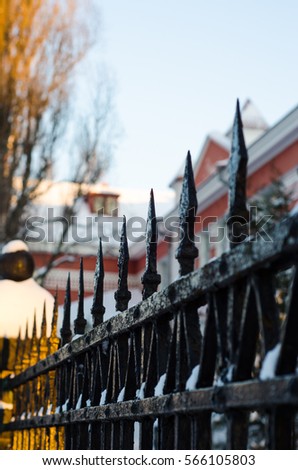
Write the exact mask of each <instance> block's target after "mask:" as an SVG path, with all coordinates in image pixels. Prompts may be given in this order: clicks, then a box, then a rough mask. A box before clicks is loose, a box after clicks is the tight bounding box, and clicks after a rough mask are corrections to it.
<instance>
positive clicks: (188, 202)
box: [176, 151, 199, 276]
mask: <svg viewBox="0 0 298 470" xmlns="http://www.w3.org/2000/svg"><path fill="white" fill-rule="evenodd" d="M197 209H198V202H197V192H196V185H195V181H194V174H193V169H192V163H191V155H190V152H189V151H188V153H187V157H186V164H185V170H184V177H183V184H182V191H181V196H180V202H179V219H180V221H179V227H180V242H179V246H178V248H177V251H176V259H177V260H178V262H179V265H180V270H179V273H180V276H184V275H185V274H188V273H190V272H192V271H193V268H194V260H195V258H197V257H198V254H199V250H198V249H197V247H196V246H195V244H194V230H195V220H196V213H197Z"/></svg>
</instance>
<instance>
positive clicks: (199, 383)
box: [2, 106, 298, 449]
mask: <svg viewBox="0 0 298 470" xmlns="http://www.w3.org/2000/svg"><path fill="white" fill-rule="evenodd" d="M246 162H247V154H246V148H245V144H244V139H243V134H242V124H241V117H240V112H239V106H237V110H236V116H235V121H234V131H233V140H232V151H231V157H230V163H231V165H230V168H231V172H230V199H229V215H230V219H229V221H228V228H229V231H230V235H231V236H230V240H231V250H230V251H229V252H227V253H224V254H223V255H222V256H220V257H219V258H217V259H215V260H214V261H212V262H210V263H209V264H207V265H206V266H204V267H203V268H201V269H199V270H196V271H193V268H194V260H195V258H196V256H197V254H198V253H197V249H196V247H195V244H194V224H195V215H196V209H197V201H196V190H195V184H194V179H193V171H192V166H191V157H190V154H188V156H187V160H186V167H185V176H184V182H183V187H182V193H181V200H180V228H181V239H180V244H179V247H178V250H177V259H178V262H179V265H180V278H179V279H178V280H177V281H175V282H174V283H172V284H171V285H169V286H168V287H167V288H165V289H163V290H160V291H159V292H157V290H158V285H159V283H160V276H159V274H158V273H157V270H156V246H157V229H156V218H155V209H154V198H153V192H152V193H151V198H150V204H149V211H148V224H147V259H146V270H145V273H144V275H143V277H142V283H143V286H144V289H143V301H142V302H140V303H139V304H137V305H135V306H133V307H131V308H128V302H129V299H130V292H129V290H128V285H127V271H128V259H129V254H128V247H127V241H126V230H125V229H126V227H125V219H124V221H123V230H122V237H121V243H120V252H119V263H118V264H119V283H118V290H117V291H116V293H115V300H116V311H119V310H120V311H121V312H122V313H119V314H117V315H116V316H115V317H113V318H111V319H110V320H108V321H107V322H103V315H104V306H103V280H104V264H103V257H102V250H101V244H100V246H99V252H98V262H97V266H96V272H95V289H94V302H93V306H92V309H91V314H92V316H93V326H94V328H93V329H92V330H91V331H89V332H87V333H85V334H84V329H85V324H86V320H85V318H84V311H83V301H82V300H83V270H81V282H80V286H81V287H80V289H79V299H80V300H79V309H78V315H77V319H76V322H75V331H74V335H75V336H74V337H72V332H71V329H70V297H69V282H68V284H67V288H66V295H65V305H64V321H63V326H62V329H61V338H60V339H58V337H57V315H58V313H57V306H55V308H54V313H53V322H52V334H51V336H50V338H47V337H46V325H45V321H44V322H43V326H42V331H41V335H40V337H39V338H38V337H37V334H36V329H35V328H34V329H33V334H32V337H31V338H29V337H28V335H27V336H26V338H25V339H24V340H21V338H19V340H18V344H17V346H16V349H17V352H16V363H15V366H14V371H13V372H14V375H10V376H8V377H7V378H6V380H5V381H4V382H3V387H2V388H3V393H4V394H5V393H9V392H11V391H13V396H14V398H13V410H12V411H10V413H11V415H10V420H9V421H6V422H4V424H3V425H2V431H3V432H4V434H5V435H6V436H7V435H9V436H10V438H11V448H12V449H63V448H65V449H135V448H140V449H210V448H215V447H216V445H217V444H216V439H217V437H216V433H215V431H214V429H215V424H216V422H217V421H218V416H222V417H224V423H225V424H224V427H225V434H224V440H225V442H224V447H225V448H226V449H246V448H248V447H249V446H251V442H252V438H251V434H250V432H251V431H250V429H251V426H250V424H251V422H255V417H256V411H257V416H258V417H259V421H260V422H261V423H262V424H263V425H264V429H263V431H262V437H261V438H260V439H259V440H262V442H263V438H264V439H265V440H264V442H263V443H262V445H261V444H260V443H257V444H259V446H260V447H261V446H263V447H266V448H269V449H293V448H296V446H297V443H296V435H295V417H296V410H297V406H298V375H297V374H296V367H297V352H298V337H297V332H298V271H297V267H296V263H297V260H298V216H297V215H293V216H291V217H288V218H286V219H284V220H283V221H282V222H281V223H280V224H279V226H277V227H276V228H275V231H274V232H273V233H272V234H271V238H272V240H271V241H264V240H262V239H259V240H253V239H250V240H249V241H245V236H243V233H242V231H243V227H244V226H243V218H245V220H247V211H246V198H245V183H246ZM232 219H233V220H234V222H235V220H236V222H240V221H241V224H242V228H241V230H242V231H239V227H240V225H241V224H239V223H238V224H237V223H236V225H235V224H234V225H232V223H231V220H232ZM237 230H238V232H237ZM285 270H287V271H286V272H287V273H289V272H290V274H291V276H292V282H291V285H290V287H289V291H288V302H287V310H286V312H284V313H285V315H284V316H285V318H284V319H283V320H282V321H281V320H280V312H279V305H278V301H277V298H276V281H277V280H278V273H280V272H285ZM206 305H207V308H206ZM198 310H201V311H202V310H203V311H206V319H205V326H204V329H202V328H201V325H200V316H199V315H198ZM202 331H203V332H202ZM258 362H259V363H258ZM215 413H216V414H215ZM216 416H217V418H216ZM215 418H216V419H215Z"/></svg>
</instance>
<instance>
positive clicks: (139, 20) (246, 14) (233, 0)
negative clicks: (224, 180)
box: [97, 0, 298, 190]
mask: <svg viewBox="0 0 298 470" xmlns="http://www.w3.org/2000/svg"><path fill="white" fill-rule="evenodd" d="M97 1H98V4H99V5H100V7H101V12H102V22H103V26H104V31H103V47H104V60H105V62H106V64H107V65H108V67H109V69H110V70H111V72H112V75H113V76H114V78H115V83H116V86H115V88H116V90H115V91H116V94H115V104H116V108H117V112H118V116H119V120H120V123H121V125H122V128H123V135H122V138H121V140H120V141H119V143H118V147H117V149H116V151H115V155H114V160H113V161H112V165H111V169H110V171H109V172H108V174H107V175H105V177H104V180H105V181H107V182H108V183H110V184H112V185H116V186H122V187H123V186H124V187H134V188H136V187H139V188H144V189H145V188H148V190H149V189H150V188H151V187H153V188H156V189H164V188H167V186H168V184H169V183H170V181H171V179H172V178H173V176H174V175H175V174H176V172H177V171H178V168H179V167H180V166H181V164H182V163H183V162H184V159H185V156H186V153H187V151H188V150H190V151H191V154H192V157H193V160H195V158H196V156H197V154H198V152H199V150H200V148H201V146H202V144H203V140H204V138H205V136H206V134H207V133H208V132H210V131H213V130H218V131H221V132H225V131H226V130H227V128H228V127H229V126H230V124H231V122H232V120H233V116H234V109H235V102H236V99H237V97H238V98H239V99H240V102H241V103H242V104H243V103H244V101H245V100H246V99H247V98H251V99H252V101H253V102H254V103H255V105H256V106H257V107H258V108H259V110H260V111H261V112H262V114H263V116H264V117H265V119H266V120H267V122H268V123H269V124H270V125H271V124H274V123H275V122H276V121H278V120H279V119H280V118H282V117H283V116H284V115H285V114H287V113H288V111H290V110H291V109H292V108H293V107H294V106H296V104H297V102H298V99H297V87H298V61H297V46H298V28H297V25H298V2H297V0H284V1H282V2H281V1H280V0H275V1H272V0H261V1H260V0H249V1H245V0H241V1H240V0H225V1H223V0H208V1H206V0H205V1H202V0H185V1H182V0H150V1H149V0H147V1H145V0H126V1H124V0H97Z"/></svg>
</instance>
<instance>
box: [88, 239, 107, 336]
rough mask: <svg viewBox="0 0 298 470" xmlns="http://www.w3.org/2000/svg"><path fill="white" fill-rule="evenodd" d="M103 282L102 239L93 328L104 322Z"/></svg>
mask: <svg viewBox="0 0 298 470" xmlns="http://www.w3.org/2000/svg"><path fill="white" fill-rule="evenodd" d="M103 281H104V266H103V255H102V241H101V238H100V239H99V247H98V253H97V260H96V267H95V273H94V294H93V303H92V307H91V315H92V318H93V327H95V326H97V325H100V324H101V323H102V322H103V316H104V313H105V310H106V309H105V307H104V306H103Z"/></svg>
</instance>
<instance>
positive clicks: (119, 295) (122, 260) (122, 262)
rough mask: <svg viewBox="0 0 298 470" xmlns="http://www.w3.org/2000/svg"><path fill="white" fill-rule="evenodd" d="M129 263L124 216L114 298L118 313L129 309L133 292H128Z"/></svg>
mask: <svg viewBox="0 0 298 470" xmlns="http://www.w3.org/2000/svg"><path fill="white" fill-rule="evenodd" d="M128 262H129V252H128V243H127V236H126V217H125V215H124V216H123V224H122V230H121V238H120V249H119V257H118V269H119V277H118V289H117V290H116V292H115V294H114V297H115V300H116V306H115V307H116V311H118V310H119V311H120V312H124V310H126V309H127V307H128V302H129V301H130V299H131V292H130V291H129V290H128V286H127V278H128Z"/></svg>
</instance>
